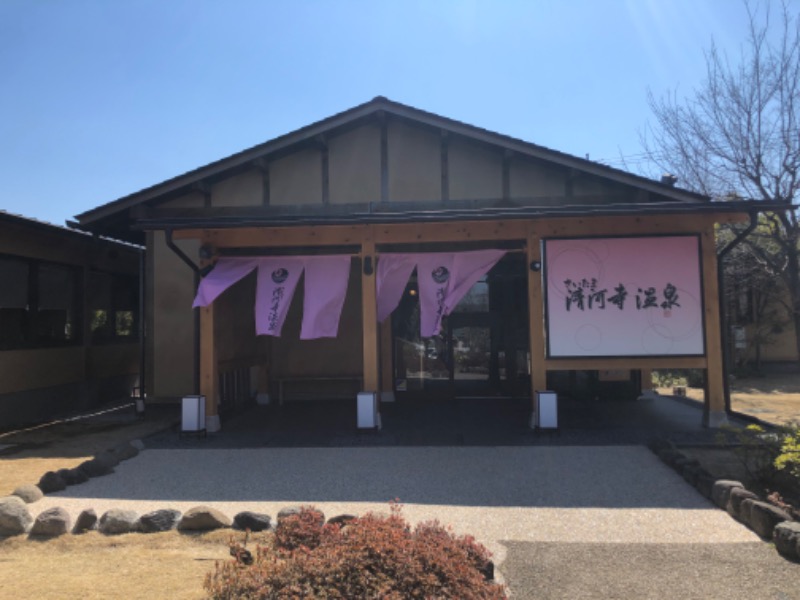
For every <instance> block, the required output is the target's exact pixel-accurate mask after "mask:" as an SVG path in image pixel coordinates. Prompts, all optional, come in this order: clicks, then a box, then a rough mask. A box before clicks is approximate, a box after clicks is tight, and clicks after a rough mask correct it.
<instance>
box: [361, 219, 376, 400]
mask: <svg viewBox="0 0 800 600" xmlns="http://www.w3.org/2000/svg"><path fill="white" fill-rule="evenodd" d="M376 266H377V265H376V264H375V242H374V240H373V237H372V231H371V229H367V232H366V233H365V237H364V240H363V241H362V244H361V326H362V332H363V364H364V371H363V375H364V389H363V390H362V391H364V392H378V391H379V389H378V388H379V379H378V372H379V368H378V365H379V362H378V360H379V357H378V315H377V310H378V307H377V302H376V290H375V280H376V277H375V270H376ZM367 267H369V270H370V273H369V274H367V273H365V272H364V271H366V270H368V269H367Z"/></svg>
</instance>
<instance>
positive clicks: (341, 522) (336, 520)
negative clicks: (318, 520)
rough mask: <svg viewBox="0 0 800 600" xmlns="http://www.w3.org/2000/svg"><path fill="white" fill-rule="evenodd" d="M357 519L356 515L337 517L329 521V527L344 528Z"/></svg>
mask: <svg viewBox="0 0 800 600" xmlns="http://www.w3.org/2000/svg"><path fill="white" fill-rule="evenodd" d="M355 519H356V516H355V515H347V514H345V515H336V516H335V517H331V518H330V519H328V525H338V526H339V527H344V526H345V525H347V524H348V523H349V522H350V521H354V520H355Z"/></svg>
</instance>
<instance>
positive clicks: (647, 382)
mask: <svg viewBox="0 0 800 600" xmlns="http://www.w3.org/2000/svg"><path fill="white" fill-rule="evenodd" d="M639 381H640V382H641V385H640V386H639V387H641V391H642V392H646V391H649V390H652V389H653V369H639Z"/></svg>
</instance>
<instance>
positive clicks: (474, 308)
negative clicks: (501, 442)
mask: <svg viewBox="0 0 800 600" xmlns="http://www.w3.org/2000/svg"><path fill="white" fill-rule="evenodd" d="M521 258H522V257H521V256H519V255H517V256H515V255H510V256H507V257H505V258H504V259H503V260H501V261H500V262H499V263H498V264H497V265H495V267H494V268H493V269H492V270H491V271H490V272H489V274H488V275H487V276H485V277H484V278H482V279H481V280H480V281H478V282H477V283H476V284H475V285H474V286H473V287H472V288H471V289H470V291H469V292H468V293H467V295H466V296H465V297H464V298H463V299H462V300H461V302H460V303H459V304H458V306H457V307H456V308H455V310H454V311H453V313H452V314H451V315H449V316H447V317H445V318H444V320H443V321H442V330H441V332H440V333H439V334H438V335H436V336H434V337H431V338H421V337H420V334H419V328H420V323H419V301H418V297H417V293H418V292H417V286H416V279H414V278H413V277H412V279H411V280H410V281H409V284H408V286H407V287H406V290H405V293H404V294H403V298H402V300H401V302H400V305H399V307H398V309H397V310H396V311H395V312H394V314H393V316H392V332H393V338H394V378H395V390H396V391H397V392H398V393H399V394H400V396H399V397H403V395H405V396H407V397H413V398H429V397H430V398H452V397H462V398H477V397H499V396H505V397H512V396H525V395H528V394H529V387H530V383H529V382H530V377H529V370H528V314H527V306H528V305H527V273H526V271H525V264H524V261H521V260H520V259H521Z"/></svg>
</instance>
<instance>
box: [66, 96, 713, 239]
mask: <svg viewBox="0 0 800 600" xmlns="http://www.w3.org/2000/svg"><path fill="white" fill-rule="evenodd" d="M381 114H385V115H389V116H392V117H396V118H400V119H403V120H405V121H408V122H414V123H418V124H421V125H423V126H428V127H433V128H436V129H440V130H442V131H446V132H448V133H450V134H456V135H459V136H463V137H466V138H471V139H474V140H478V141H481V142H484V143H488V144H492V145H495V146H498V147H501V148H504V149H507V150H509V151H511V152H515V153H519V154H521V155H525V156H530V157H533V158H537V159H540V160H544V161H548V162H550V163H553V164H556V165H560V166H563V167H566V168H572V169H576V170H578V171H581V172H584V173H588V174H591V175H596V176H598V177H602V178H605V179H608V180H610V181H614V182H617V183H621V184H625V185H629V186H633V187H637V188H639V189H642V190H644V191H649V192H654V193H656V194H659V195H660V196H662V197H665V198H668V199H670V200H674V201H678V202H693V203H696V202H707V201H708V200H709V199H708V198H707V197H706V196H703V195H700V194H696V193H693V192H689V191H687V190H682V189H680V188H675V187H672V186H670V185H667V184H663V183H660V182H658V181H654V180H652V179H648V178H646V177H641V176H639V175H634V174H632V173H628V172H626V171H622V170H619V169H615V168H612V167H608V166H606V165H602V164H599V163H596V162H593V161H590V160H586V159H583V158H578V157H576V156H572V155H569V154H564V153H563V152H558V151H556V150H551V149H549V148H545V147H543V146H538V145H536V144H533V143H530V142H526V141H524V140H520V139H517V138H514V137H511V136H508V135H503V134H500V133H496V132H493V131H489V130H487V129H482V128H480V127H476V126H474V125H469V124H467V123H463V122H461V121H456V120H454V119H449V118H447V117H442V116H440V115H436V114H433V113H430V112H426V111H423V110H420V109H418V108H414V107H412V106H408V105H405V104H401V103H399V102H394V101H392V100H389V99H388V98H385V97H383V96H378V97H376V98H374V99H373V100H370V101H369V102H365V103H364V104H360V105H358V106H356V107H354V108H351V109H349V110H346V111H344V112H341V113H338V114H335V115H333V116H331V117H328V118H326V119H323V120H321V121H317V122H316V123H312V124H311V125H307V126H305V127H302V128H300V129H297V130H295V131H293V132H291V133H287V134H285V135H282V136H280V137H277V138H275V139H272V140H269V141H267V142H264V143H263V144H259V145H257V146H253V147H252V148H248V149H247V150H243V151H241V152H237V153H236V154H233V155H231V156H228V157H226V158H223V159H220V160H218V161H215V162H212V163H210V164H207V165H205V166H202V167H200V168H197V169H194V170H192V171H189V172H187V173H184V174H182V175H178V176H177V177H173V178H172V179H168V180H166V181H163V182H161V183H158V184H156V185H153V186H151V187H148V188H145V189H143V190H141V191H138V192H135V193H133V194H130V195H128V196H124V197H122V198H119V199H118V200H114V201H112V202H109V203H107V204H103V205H101V206H98V207H97V208H94V209H92V210H89V211H86V212H84V213H82V214H80V215H77V217H76V219H77V220H78V222H79V224H80V226H82V227H86V228H87V229H93V227H92V226H93V225H100V222H101V221H104V220H107V219H114V218H115V217H116V218H117V219H118V218H119V217H121V216H122V215H120V213H121V212H122V211H127V210H128V209H130V208H132V207H134V206H137V205H139V204H142V203H146V202H149V201H153V200H158V199H161V198H163V197H165V196H171V195H174V194H177V193H188V192H190V191H191V190H192V189H193V187H194V186H196V185H197V184H198V183H201V182H204V181H207V180H209V179H216V178H220V177H223V176H225V175H226V174H233V173H235V172H237V171H239V170H241V169H243V168H247V167H248V166H250V165H252V164H253V162H254V161H257V160H259V159H261V158H264V157H267V156H269V155H274V154H276V153H281V152H285V151H288V150H289V149H291V148H292V147H293V146H297V145H300V144H303V143H308V142H309V141H313V140H314V139H315V138H317V137H318V136H324V135H328V134H331V133H332V132H335V131H336V130H339V129H343V128H347V127H348V126H353V125H354V124H356V123H357V122H359V121H363V120H365V119H368V118H374V117H376V116H380V115H381ZM123 218H125V219H127V215H125V216H124V217H123Z"/></svg>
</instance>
